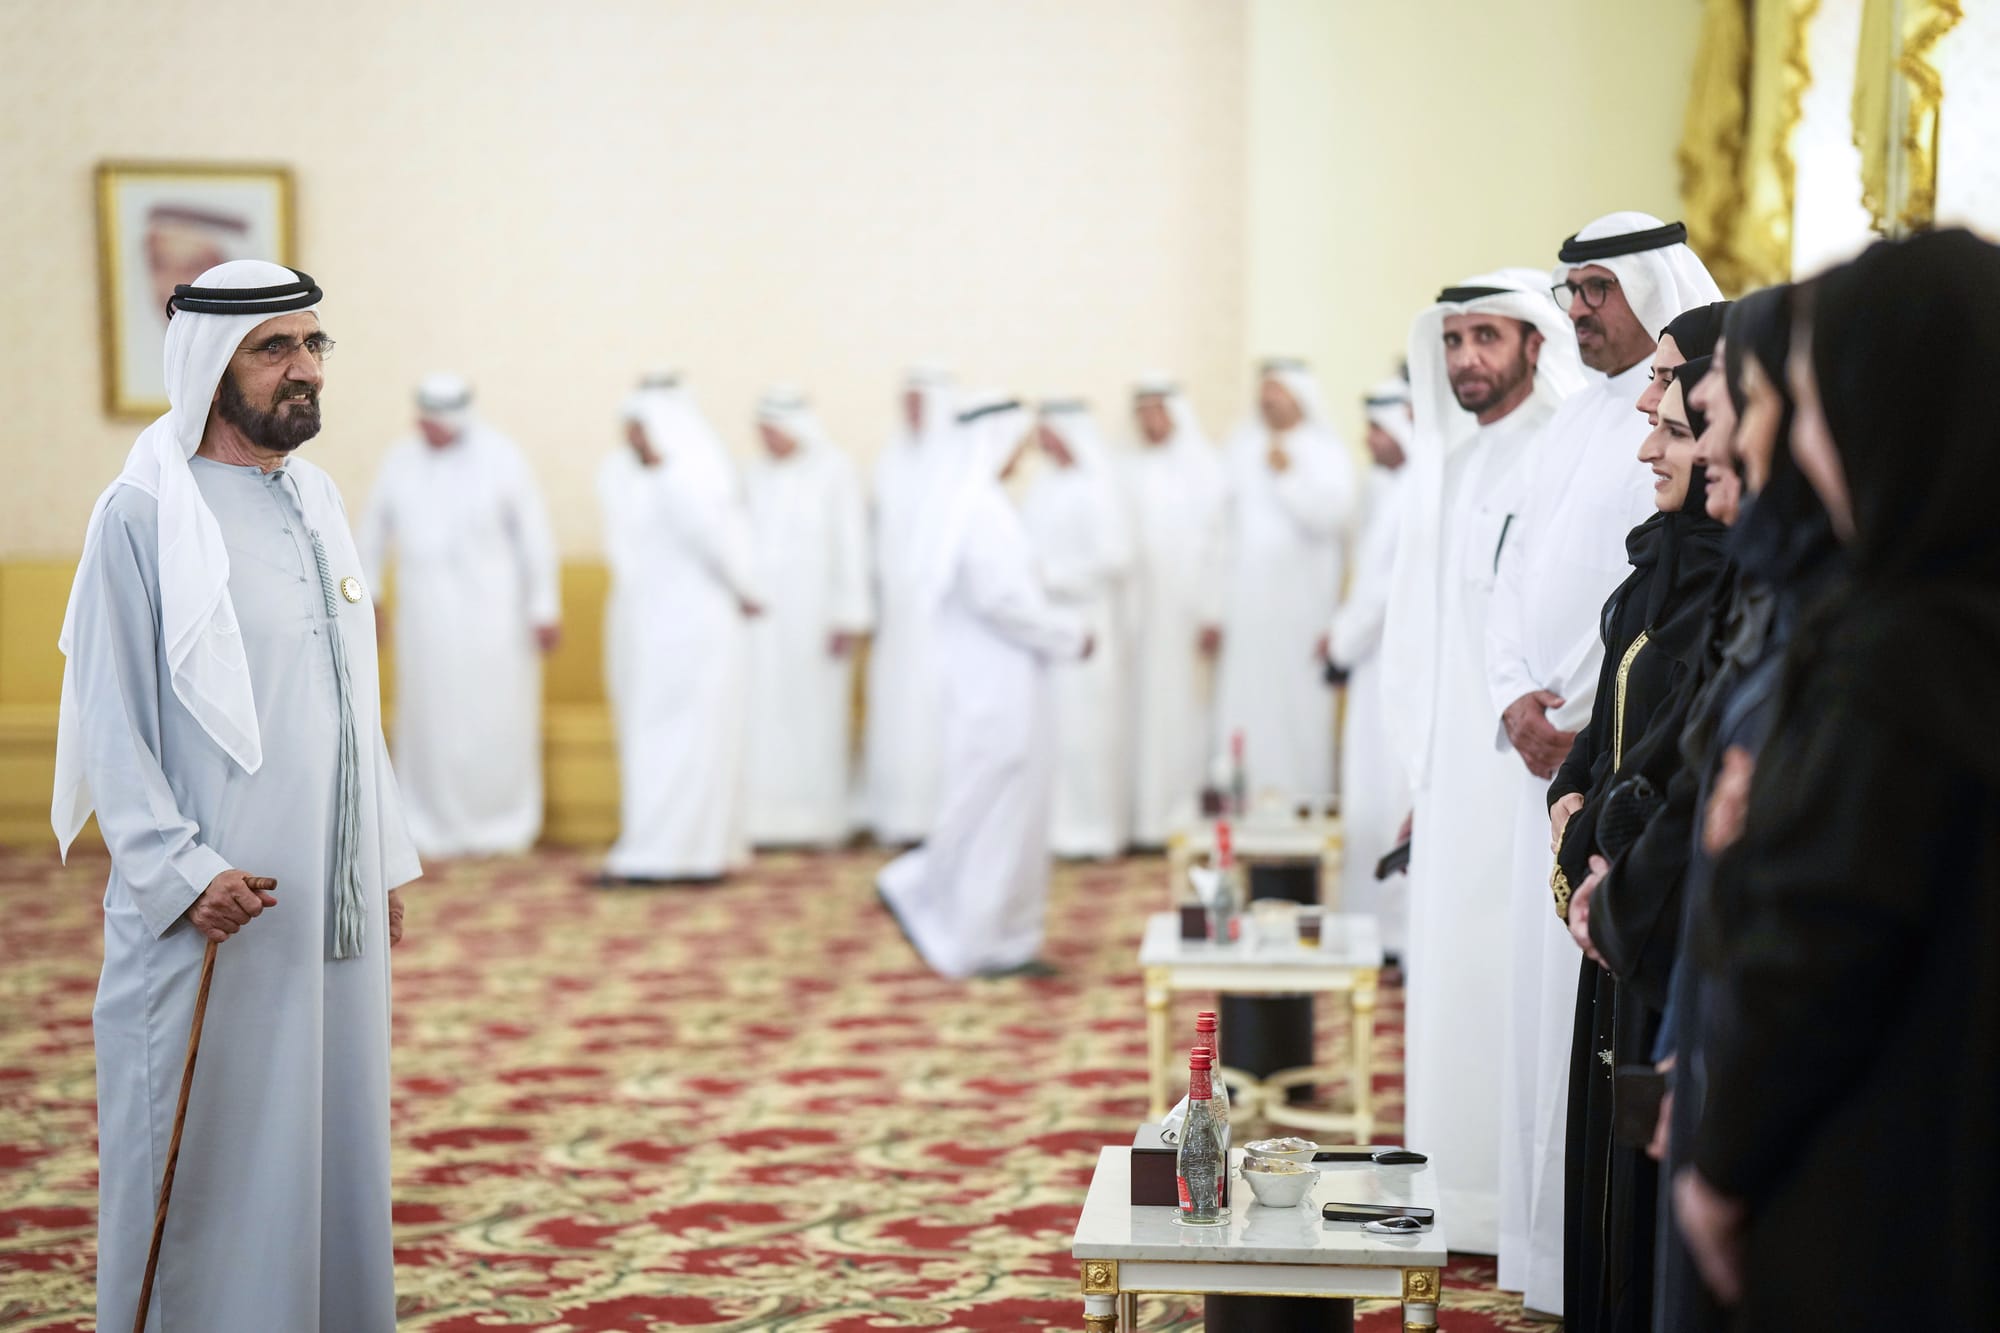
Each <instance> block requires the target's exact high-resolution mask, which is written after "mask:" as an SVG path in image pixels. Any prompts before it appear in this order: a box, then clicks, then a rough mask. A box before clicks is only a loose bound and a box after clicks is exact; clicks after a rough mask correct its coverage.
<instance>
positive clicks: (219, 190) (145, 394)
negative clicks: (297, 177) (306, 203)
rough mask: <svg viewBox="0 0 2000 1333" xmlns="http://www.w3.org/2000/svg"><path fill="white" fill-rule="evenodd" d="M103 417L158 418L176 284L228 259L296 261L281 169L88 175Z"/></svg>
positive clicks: (153, 166)
mask: <svg viewBox="0 0 2000 1333" xmlns="http://www.w3.org/2000/svg"><path fill="white" fill-rule="evenodd" d="M97 245H98V260H97V266H98V293H99V295H98V301H99V312H100V313H99V321H100V324H101V327H102V337H103V343H104V410H105V411H106V412H107V413H109V414H110V415H112V416H116V417H154V416H158V415H159V414H160V413H162V412H164V411H166V410H167V386H166V372H165V370H164V368H163V367H162V365H161V362H160V340H161V338H162V336H163V335H164V334H165V332H166V327H167V298H168V297H169V296H172V295H173V291H174V286H175V284H177V283H183V282H193V281H194V280H195V278H196V276H198V275H199V274H200V273H202V272H203V271H204V270H206V269H209V268H213V267H214V266H215V265H217V264H220V263H222V262H224V261H225V260H230V259H270V260H274V261H276V262H277V263H280V264H293V263H295V262H296V260H295V259H294V257H293V252H294V250H295V249H296V245H295V232H294V211H293V205H292V173H291V172H290V171H289V170H287V169H286V168H284V167H265V166H230V165H226V164H217V163H195V162H105V163H102V164H100V165H99V166H98V168H97Z"/></svg>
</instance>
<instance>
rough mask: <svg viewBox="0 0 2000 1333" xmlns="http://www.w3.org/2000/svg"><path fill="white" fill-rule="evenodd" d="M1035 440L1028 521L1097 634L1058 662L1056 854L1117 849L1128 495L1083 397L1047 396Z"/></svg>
mask: <svg viewBox="0 0 2000 1333" xmlns="http://www.w3.org/2000/svg"><path fill="white" fill-rule="evenodd" d="M1035 440H1036V443H1037V444H1038V445H1039V446H1040V448H1041V456H1042V462H1043V466H1042V467H1041V468H1040V469H1039V470H1038V471H1037V472H1036V475H1035V479H1034V481H1033V482H1032V483H1030V485H1029V488H1028V493H1027V495H1026V496H1025V497H1023V499H1022V501H1021V521H1022V522H1023V523H1024V524H1026V525H1027V528H1028V538H1029V540H1030V541H1032V542H1033V543H1034V546H1035V560H1036V566H1037V568H1038V569H1039V570H1040V571H1041V576H1042V586H1043V587H1044V588H1046V589H1048V593H1049V597H1050V599H1051V600H1053V601H1054V602H1055V604H1056V605H1057V606H1059V607H1062V608H1063V609H1064V610H1067V611H1070V612H1072V613H1074V614H1075V615H1077V616H1078V617H1080V618H1081V619H1082V620H1083V622H1084V624H1085V625H1086V626H1088V627H1089V629H1090V632H1091V634H1092V635H1093V636H1094V637H1095V638H1096V640H1097V651H1096V652H1094V653H1092V654H1091V655H1090V657H1089V659H1088V660H1086V661H1082V662H1060V663H1057V664H1056V665H1055V666H1054V667H1053V668H1052V669H1051V674H1052V675H1053V676H1054V677H1055V695H1056V792H1055V813H1054V816H1053V820H1052V822H1051V824H1050V827H1049V846H1050V848H1051V849H1052V850H1053V851H1054V852H1055V854H1056V855H1057V856H1069V857H1084V856H1090V857H1099V858H1103V857H1112V856H1117V855H1118V854H1119V853H1120V852H1123V851H1124V850H1125V844H1126V841H1127V839H1128V835H1129V829H1128V825H1127V820H1128V818H1129V813H1130V809H1131V804H1130V798H1129V796H1128V794H1127V786H1128V779H1127V769H1126V756H1127V753H1128V750H1127V747H1126V743H1125V721H1126V701H1125V692H1126V690H1127V688H1128V687H1129V678H1128V675H1127V670H1126V662H1125V653H1124V635H1123V632H1122V631H1123V626H1122V623H1121V622H1122V620H1123V615H1124V611H1123V598H1124V586H1125V576H1126V573H1127V572H1128V571H1129V570H1130V568H1131V564H1132V541H1131V535H1130V531H1129V524H1128V523H1127V521H1126V510H1125V500H1124V497H1123V496H1122V495H1120V494H1119V485H1118V483H1119V478H1118V475H1117V473H1116V471H1115V469H1114V468H1113V466H1112V462H1111V458H1110V456H1109V455H1108V454H1107V453H1106V452H1105V448H1104V440H1103V438H1102V437H1101V436H1100V435H1099V434H1098V431H1097V423H1096V422H1095V421H1093V420H1092V419H1091V416H1090V409H1089V407H1087V406H1086V405H1085V404H1083V403H1082V402H1079V401H1077V400H1074V399H1058V400H1055V401H1052V402H1047V403H1044V404H1042V408H1041V416H1040V421H1039V423H1038V424H1037V426H1036V428H1035Z"/></svg>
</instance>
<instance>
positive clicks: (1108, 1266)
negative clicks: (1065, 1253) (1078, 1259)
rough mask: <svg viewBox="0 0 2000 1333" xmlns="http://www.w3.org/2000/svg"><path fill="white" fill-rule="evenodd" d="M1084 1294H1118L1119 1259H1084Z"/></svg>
mask: <svg viewBox="0 0 2000 1333" xmlns="http://www.w3.org/2000/svg"><path fill="white" fill-rule="evenodd" d="M1083 1294H1084V1295H1086V1296H1116V1295H1117V1294H1118V1261H1117V1260H1116V1259H1086V1260H1084V1263H1083Z"/></svg>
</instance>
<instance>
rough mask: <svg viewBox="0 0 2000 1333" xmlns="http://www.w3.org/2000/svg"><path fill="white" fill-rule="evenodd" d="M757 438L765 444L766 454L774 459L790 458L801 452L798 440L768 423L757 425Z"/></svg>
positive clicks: (761, 422)
mask: <svg viewBox="0 0 2000 1333" xmlns="http://www.w3.org/2000/svg"><path fill="white" fill-rule="evenodd" d="M757 436H758V438H759V439H761V440H763V442H764V452H765V453H767V454H769V455H771V457H773V458H790V457H791V456H792V455H793V454H795V453H797V452H798V451H799V442H798V441H797V440H795V439H793V438H792V437H791V436H789V435H787V434H785V432H784V431H782V430H779V429H778V428H777V427H776V426H774V425H772V424H771V423H770V422H768V421H760V422H758V423H757Z"/></svg>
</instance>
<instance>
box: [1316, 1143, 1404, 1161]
mask: <svg viewBox="0 0 2000 1333" xmlns="http://www.w3.org/2000/svg"><path fill="white" fill-rule="evenodd" d="M1313 1160H1314V1161H1315V1162H1373V1163H1375V1165H1377V1166H1417V1165H1420V1164H1422V1163H1424V1162H1428V1161H1429V1160H1430V1158H1428V1157H1426V1156H1424V1155H1423V1154H1422V1153H1420V1152H1411V1151H1410V1150H1409V1149H1408V1148H1399V1147H1396V1146H1395V1145H1393V1144H1389V1145H1382V1146H1378V1145H1376V1144H1373V1143H1343V1144H1337V1145H1335V1146H1334V1147H1331V1148H1321V1149H1320V1150H1319V1151H1318V1152H1316V1153H1314V1154H1313Z"/></svg>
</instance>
